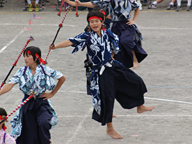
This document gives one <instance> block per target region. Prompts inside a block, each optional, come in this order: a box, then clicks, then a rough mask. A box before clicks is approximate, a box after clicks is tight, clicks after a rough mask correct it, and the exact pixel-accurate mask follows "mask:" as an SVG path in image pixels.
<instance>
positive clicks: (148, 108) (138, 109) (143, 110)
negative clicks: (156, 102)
mask: <svg viewBox="0 0 192 144" xmlns="http://www.w3.org/2000/svg"><path fill="white" fill-rule="evenodd" d="M154 108H155V106H152V107H146V106H144V105H141V106H138V107H137V113H143V112H145V111H152V110H153V109H154Z"/></svg>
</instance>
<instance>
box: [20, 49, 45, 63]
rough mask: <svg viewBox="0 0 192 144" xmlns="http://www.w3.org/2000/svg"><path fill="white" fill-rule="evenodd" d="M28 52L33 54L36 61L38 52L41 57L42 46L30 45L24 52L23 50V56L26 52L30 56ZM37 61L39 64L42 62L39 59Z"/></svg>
mask: <svg viewBox="0 0 192 144" xmlns="http://www.w3.org/2000/svg"><path fill="white" fill-rule="evenodd" d="M28 52H30V53H31V55H32V56H33V60H34V61H35V60H36V58H37V57H36V56H35V54H38V55H39V57H40V58H41V50H40V48H38V47H35V46H29V47H27V48H26V49H25V50H24V52H23V56H24V55H25V54H26V55H27V56H28V55H29V54H28ZM36 63H37V64H40V60H39V59H37V60H36Z"/></svg>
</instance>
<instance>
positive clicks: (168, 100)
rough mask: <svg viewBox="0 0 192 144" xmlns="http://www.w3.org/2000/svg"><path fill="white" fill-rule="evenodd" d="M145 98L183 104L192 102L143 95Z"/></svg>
mask: <svg viewBox="0 0 192 144" xmlns="http://www.w3.org/2000/svg"><path fill="white" fill-rule="evenodd" d="M145 99H150V100H158V101H167V102H175V103H183V104H192V102H185V101H177V100H170V99H160V98H150V97H145Z"/></svg>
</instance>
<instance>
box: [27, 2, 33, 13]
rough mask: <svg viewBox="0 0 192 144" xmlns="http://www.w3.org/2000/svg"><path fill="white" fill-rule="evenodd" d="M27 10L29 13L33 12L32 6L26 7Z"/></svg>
mask: <svg viewBox="0 0 192 144" xmlns="http://www.w3.org/2000/svg"><path fill="white" fill-rule="evenodd" d="M28 10H29V11H30V12H32V11H33V7H32V4H29V5H28Z"/></svg>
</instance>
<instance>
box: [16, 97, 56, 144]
mask: <svg viewBox="0 0 192 144" xmlns="http://www.w3.org/2000/svg"><path fill="white" fill-rule="evenodd" d="M27 97H28V95H25V98H24V99H23V101H24V100H25V99H26V98H27ZM21 109H22V131H21V135H20V136H19V137H18V138H17V139H16V142H17V144H50V139H51V135H50V132H49V130H50V128H51V124H50V123H49V122H50V120H51V118H52V117H53V115H52V113H51V112H50V106H49V104H48V101H47V100H43V98H36V99H34V98H32V99H31V100H29V101H28V102H27V103H26V104H25V105H23V106H22V108H21Z"/></svg>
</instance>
